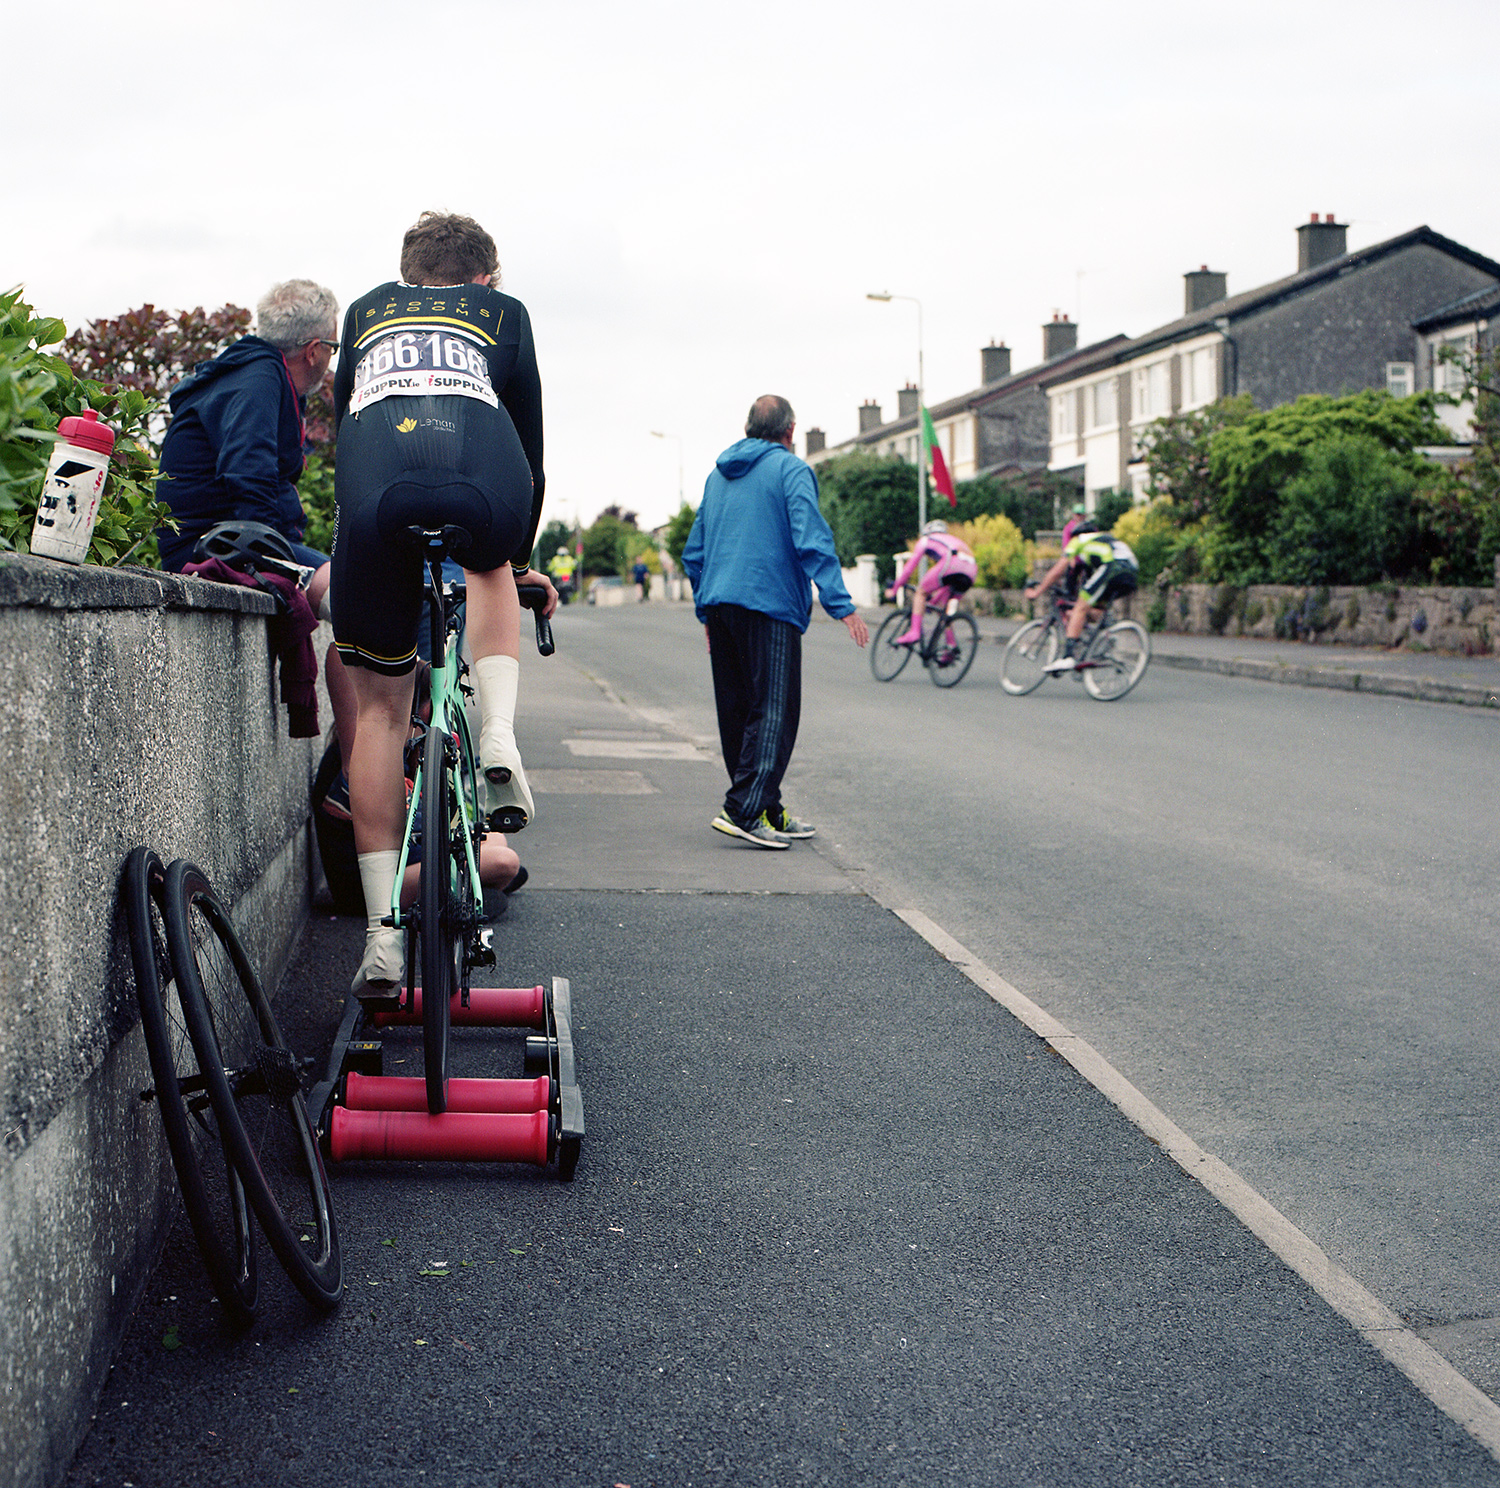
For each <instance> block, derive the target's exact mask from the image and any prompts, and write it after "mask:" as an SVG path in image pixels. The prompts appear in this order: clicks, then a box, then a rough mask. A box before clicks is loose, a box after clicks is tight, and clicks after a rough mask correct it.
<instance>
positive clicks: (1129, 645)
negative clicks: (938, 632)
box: [1000, 593, 1151, 703]
mask: <svg viewBox="0 0 1500 1488" xmlns="http://www.w3.org/2000/svg"><path fill="white" fill-rule="evenodd" d="M1049 597H1050V599H1051V606H1050V608H1049V610H1048V612H1047V614H1046V615H1044V616H1042V617H1041V618H1040V619H1037V620H1030V621H1028V622H1027V623H1026V624H1025V625H1023V626H1022V627H1021V628H1020V629H1019V630H1018V631H1017V632H1016V633H1015V634H1014V635H1013V636H1012V637H1011V638H1010V641H1009V643H1008V644H1007V645H1006V647H1005V655H1004V656H1003V657H1002V658H1001V661H1000V685H1001V686H1002V687H1003V688H1004V689H1005V690H1006V691H1007V692H1008V693H1010V694H1011V696H1012V697H1025V696H1026V694H1027V693H1028V692H1035V691H1036V689H1037V688H1038V687H1040V686H1041V685H1042V683H1043V682H1045V681H1046V680H1047V678H1048V677H1049V676H1069V677H1075V678H1077V679H1079V680H1080V681H1081V682H1082V683H1083V686H1084V690H1085V691H1086V692H1087V693H1088V695H1089V696H1090V697H1092V698H1098V699H1099V701H1100V702H1103V703H1110V702H1114V701H1116V700H1117V699H1119V698H1122V697H1124V696H1125V694H1126V693H1127V692H1129V691H1130V689H1131V688H1132V687H1134V686H1135V684H1136V683H1137V682H1139V681H1140V680H1141V678H1142V677H1143V676H1145V674H1146V667H1147V664H1148V663H1149V662H1150V660H1151V641H1150V639H1149V637H1148V636H1147V635H1146V632H1145V631H1144V630H1143V629H1142V628H1141V627H1140V626H1139V625H1137V624H1136V623H1135V621H1134V620H1117V621H1115V622H1114V623H1113V624H1111V623H1110V620H1109V611H1108V609H1106V610H1105V612H1104V614H1103V616H1102V617H1101V618H1100V619H1098V620H1091V621H1090V622H1089V624H1088V625H1086V626H1085V627H1084V630H1083V634H1082V635H1081V636H1080V637H1079V640H1078V646H1077V648H1076V652H1075V654H1076V655H1077V657H1078V665H1077V667H1076V668H1075V669H1074V670H1072V671H1070V672H1048V670H1047V668H1048V666H1050V665H1051V664H1052V662H1054V661H1056V660H1057V658H1058V657H1059V656H1061V655H1062V650H1063V641H1064V638H1065V634H1066V630H1067V623H1068V613H1069V611H1071V610H1072V608H1073V601H1072V600H1071V599H1062V598H1059V597H1058V596H1057V595H1056V594H1050V593H1049Z"/></svg>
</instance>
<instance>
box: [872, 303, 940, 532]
mask: <svg viewBox="0 0 1500 1488" xmlns="http://www.w3.org/2000/svg"><path fill="white" fill-rule="evenodd" d="M865 298H866V299H867V300H879V301H880V302H881V303H882V304H889V303H890V302H891V301H892V300H905V301H906V302H907V303H908V304H909V305H915V306H916V307H917V531H918V532H920V531H921V530H922V528H924V527H925V526H926V525H927V449H926V431H925V430H924V429H923V426H922V409H923V406H924V403H925V398H926V394H925V392H924V391H923V378H922V302H921V300H919V299H918V298H917V297H916V296H915V295H898V294H892V293H891V292H890V291H889V290H886V291H885V292H884V293H882V294H867V295H866V296H865Z"/></svg>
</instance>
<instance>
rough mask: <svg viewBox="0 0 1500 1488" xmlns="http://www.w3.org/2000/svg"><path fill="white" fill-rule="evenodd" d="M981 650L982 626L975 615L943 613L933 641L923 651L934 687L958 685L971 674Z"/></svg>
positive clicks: (923, 660) (923, 657) (924, 660)
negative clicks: (980, 627)
mask: <svg viewBox="0 0 1500 1488" xmlns="http://www.w3.org/2000/svg"><path fill="white" fill-rule="evenodd" d="M978 653H979V626H978V625H977V624H976V623H975V620H974V617H973V616H972V615H963V614H959V615H946V616H942V617H940V624H939V625H938V628H937V633H936V634H935V635H934V636H933V638H932V643H931V644H930V645H929V646H928V647H926V649H925V650H924V651H923V652H922V665H923V666H925V667H926V668H927V675H928V676H929V677H931V678H932V683H933V686H934V687H957V686H958V684H959V683H960V682H962V681H963V679H964V678H965V677H967V676H968V675H969V668H970V667H971V666H973V665H974V658H975V656H977V655H978Z"/></svg>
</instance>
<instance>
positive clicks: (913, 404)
mask: <svg viewBox="0 0 1500 1488" xmlns="http://www.w3.org/2000/svg"><path fill="white" fill-rule="evenodd" d="M920 397H921V394H920V393H918V392H917V385H916V383H914V382H909V383H907V384H906V386H905V387H904V388H902V389H901V391H900V392H899V393H897V394H896V417H897V418H898V419H904V418H911V417H912V415H913V414H915V413H916V411H917V406H918V400H919V399H920Z"/></svg>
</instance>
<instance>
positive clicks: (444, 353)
mask: <svg viewBox="0 0 1500 1488" xmlns="http://www.w3.org/2000/svg"><path fill="white" fill-rule="evenodd" d="M444 371H447V372H466V373H468V375H469V376H470V377H476V378H478V379H479V380H480V381H481V382H483V383H484V384H485V385H486V386H488V385H489V380H490V376H489V366H488V365H487V363H486V362H485V359H484V355H483V353H482V352H481V351H480V350H479V348H478V347H477V346H471V345H470V344H469V343H468V342H467V341H464V340H463V339H461V338H460V337H458V336H445V335H444V334H443V333H442V332H441V331H429V332H425V333H424V332H415V331H399V332H397V333H396V334H395V335H393V336H382V337H381V338H380V340H379V341H377V342H376V343H375V345H374V346H372V347H371V348H370V349H369V351H368V352H366V353H365V355H364V356H363V357H362V358H361V359H360V364H359V368H358V370H357V372H356V373H355V378H354V382H355V386H356V387H357V388H358V387H363V386H364V384H365V383H367V382H369V381H371V380H372V379H374V378H376V377H384V376H385V375H386V374H387V373H390V372H444Z"/></svg>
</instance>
